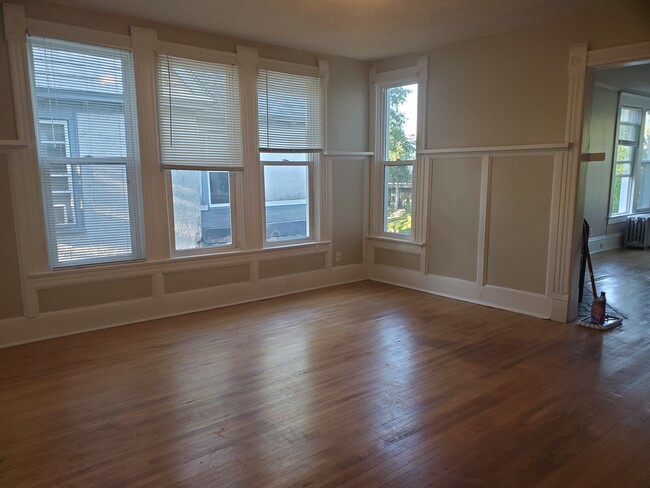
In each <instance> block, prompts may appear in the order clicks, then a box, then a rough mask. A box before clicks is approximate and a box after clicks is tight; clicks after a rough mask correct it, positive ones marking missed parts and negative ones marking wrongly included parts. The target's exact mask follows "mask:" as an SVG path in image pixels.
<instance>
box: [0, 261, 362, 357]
mask: <svg viewBox="0 0 650 488" xmlns="http://www.w3.org/2000/svg"><path fill="white" fill-rule="evenodd" d="M366 277H367V273H366V267H365V265H363V264H356V265H349V266H338V267H335V268H332V269H331V270H330V271H328V270H319V271H311V272H307V273H297V274H291V275H285V276H280V277H276V278H268V279H264V280H259V281H257V282H252V281H251V282H245V283H235V284H228V285H223V286H218V287H210V288H203V289H200V290H193V291H191V292H182V293H172V294H167V295H164V296H162V297H151V298H141V299H136V300H129V301H123V302H115V303H109V304H103V305H96V306H90V307H85V308H76V309H71V310H64V311H59V312H51V313H47V314H42V315H40V316H38V317H36V318H32V319H27V318H24V317H20V318H11V319H5V320H0V347H8V346H12V345H17V344H23V343H27V342H34V341H39V340H44V339H49V338H53V337H60V336H65V335H71V334H77V333H80V332H87V331H90V330H97V329H105V328H109V327H116V326H119V325H127V324H133V323H137V322H142V321H148V320H154V319H158V318H163V317H171V316H175V315H183V314H187V313H192V312H199V311H203V310H210V309H215V308H221V307H227V306H231V305H236V304H240V303H247V302H254V301H258V300H264V299H267V298H272V297H277V296H282V295H288V294H291V293H297V292H302V291H307V290H313V289H318V288H324V287H328V286H333V285H340V284H344V283H351V282H355V281H362V280H364V279H366Z"/></svg>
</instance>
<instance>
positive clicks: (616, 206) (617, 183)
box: [611, 176, 630, 215]
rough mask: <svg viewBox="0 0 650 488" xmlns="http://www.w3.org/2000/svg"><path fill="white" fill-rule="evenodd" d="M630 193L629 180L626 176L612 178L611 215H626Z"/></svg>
mask: <svg viewBox="0 0 650 488" xmlns="http://www.w3.org/2000/svg"><path fill="white" fill-rule="evenodd" d="M629 191H630V178H629V177H628V176H614V184H613V186H612V204H611V213H612V215H615V214H623V213H627V209H628V201H629Z"/></svg>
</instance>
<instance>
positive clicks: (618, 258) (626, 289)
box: [584, 248, 650, 328]
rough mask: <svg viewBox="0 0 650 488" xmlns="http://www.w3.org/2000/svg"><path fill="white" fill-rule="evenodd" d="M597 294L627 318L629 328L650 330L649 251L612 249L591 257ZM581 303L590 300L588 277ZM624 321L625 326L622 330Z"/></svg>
mask: <svg viewBox="0 0 650 488" xmlns="http://www.w3.org/2000/svg"><path fill="white" fill-rule="evenodd" d="M592 261H593V266H594V276H595V279H596V287H597V288H598V292H599V293H600V292H601V291H604V292H605V293H606V295H607V302H608V303H611V304H612V305H614V306H615V307H616V308H618V309H619V310H620V311H621V312H623V313H624V314H625V315H627V316H628V317H630V319H631V321H630V324H631V325H641V326H643V327H644V328H647V327H650V250H643V249H634V248H628V249H614V250H612V251H606V252H600V253H596V254H594V255H593V256H592ZM585 283H586V284H587V287H588V289H587V291H586V292H585V298H584V300H587V301H588V302H590V300H591V296H592V295H591V285H590V284H589V276H588V275H587V277H586V279H585ZM626 322H627V321H625V322H624V326H625V325H627V324H626Z"/></svg>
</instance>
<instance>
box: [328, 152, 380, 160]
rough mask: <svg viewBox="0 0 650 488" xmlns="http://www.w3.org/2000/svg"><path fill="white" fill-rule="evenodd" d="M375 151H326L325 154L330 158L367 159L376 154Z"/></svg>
mask: <svg viewBox="0 0 650 488" xmlns="http://www.w3.org/2000/svg"><path fill="white" fill-rule="evenodd" d="M374 154H375V153H373V152H371V151H325V152H323V155H324V156H326V157H328V158H331V159H333V158H340V159H346V158H355V159H366V158H369V157H370V156H374Z"/></svg>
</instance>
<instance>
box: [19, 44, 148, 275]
mask: <svg viewBox="0 0 650 488" xmlns="http://www.w3.org/2000/svg"><path fill="white" fill-rule="evenodd" d="M29 53H30V64H31V87H32V95H33V98H34V111H35V120H36V121H37V123H36V133H37V138H38V151H39V164H40V170H41V178H42V186H43V195H44V204H45V217H46V222H47V231H48V232H47V234H48V247H49V255H50V264H51V267H52V268H60V267H64V266H73V265H81V264H96V263H104V262H114V261H124V260H132V259H139V258H142V257H143V246H142V225H141V222H142V218H141V213H142V204H141V193H140V161H139V148H138V134H137V130H136V126H137V117H136V111H135V99H134V97H135V94H134V80H133V62H132V59H131V53H129V52H128V51H122V50H117V49H109V48H103V47H98V46H91V45H84V44H77V43H71V42H64V41H59V40H54V39H44V38H37V37H30V38H29Z"/></svg>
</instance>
